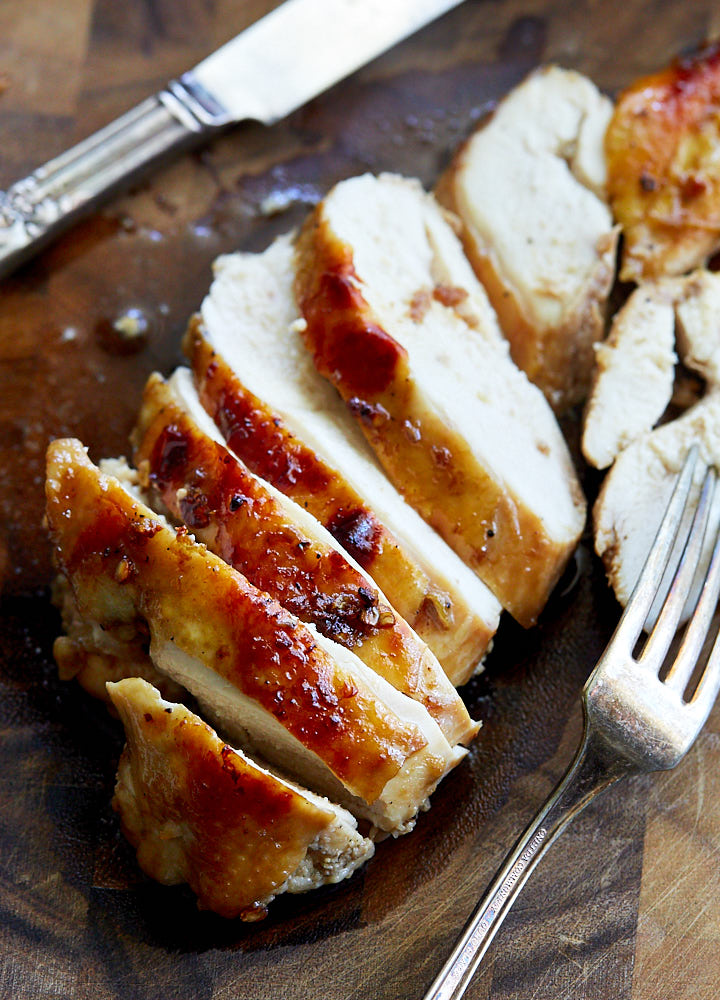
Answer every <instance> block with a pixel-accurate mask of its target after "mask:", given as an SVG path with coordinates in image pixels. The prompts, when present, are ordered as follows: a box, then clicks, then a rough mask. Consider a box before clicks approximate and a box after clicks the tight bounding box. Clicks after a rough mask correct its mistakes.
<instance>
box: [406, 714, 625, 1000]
mask: <svg viewBox="0 0 720 1000" xmlns="http://www.w3.org/2000/svg"><path fill="white" fill-rule="evenodd" d="M616 754H617V751H614V752H613V751H611V750H610V749H609V748H608V747H607V745H606V744H604V743H603V742H602V741H601V740H600V739H598V738H597V737H595V736H594V734H592V733H588V732H587V730H586V732H585V734H584V736H583V741H582V743H581V745H580V747H579V749H578V752H577V753H576V755H575V758H574V760H573V762H572V764H571V765H570V767H569V768H568V771H567V773H566V774H565V777H564V778H563V779H562V781H561V782H560V784H559V785H558V786H557V788H556V789H555V791H554V792H553V793H552V794H551V795H550V797H549V799H548V800H547V802H546V803H545V805H544V806H543V807H542V809H541V810H540V812H539V813H538V814H537V816H536V817H535V819H534V820H533V821H532V822H531V823H530V825H529V826H528V827H527V829H526V830H525V832H524V833H523V835H522V836H521V837H520V839H519V840H518V842H517V844H516V845H515V847H514V848H513V849H512V851H511V852H510V854H508V856H507V858H506V859H505V862H504V863H503V865H502V867H501V868H500V870H499V871H498V873H497V875H496V876H495V878H494V880H493V882H492V884H491V885H490V887H489V888H488V890H487V892H486V893H485V896H484V897H483V898H482V899H481V900H480V902H479V903H478V905H477V907H476V908H475V910H474V911H473V913H472V916H471V917H470V919H469V920H468V922H467V924H466V925H465V928H464V929H463V932H462V934H461V935H460V937H459V938H458V941H457V943H456V945H455V947H454V948H453V951H452V953H451V955H450V957H449V958H448V960H447V962H446V963H445V965H444V966H443V967H442V969H441V970H440V972H439V974H438V975H437V977H436V979H435V981H434V982H433V984H432V986H431V987H430V989H429V990H428V992H427V993H426V994H425V996H424V998H423V1000H460V997H462V996H463V994H464V993H465V990H466V989H467V987H468V985H469V983H470V980H471V979H472V977H473V975H474V974H475V971H476V970H477V967H478V965H479V964H480V961H481V959H482V958H483V956H484V954H485V952H486V951H487V949H488V947H489V946H490V942H491V941H492V939H493V938H494V937H495V934H496V933H497V930H498V928H499V927H500V924H501V923H502V922H503V920H504V919H505V917H506V915H507V913H508V911H509V909H510V907H511V906H512V905H513V903H514V902H515V900H516V898H517V896H518V895H519V893H520V890H521V889H522V887H523V886H524V885H525V883H526V881H527V880H528V878H529V876H530V873H531V872H532V870H533V869H534V868H535V865H536V864H537V863H538V861H539V860H540V858H541V857H542V856H543V855H544V854H545V852H546V851H547V849H548V848H549V847H550V845H551V844H552V843H553V841H554V840H555V838H556V837H557V836H558V834H560V833H562V831H563V830H564V829H565V827H566V826H567V824H568V823H569V822H570V820H571V819H572V818H573V817H574V816H576V815H577V814H578V813H579V812H581V810H582V809H584V808H585V806H586V805H587V804H588V802H590V801H591V800H592V799H593V798H594V797H595V796H596V795H597V794H598V793H599V792H601V791H602V790H603V789H604V788H607V787H608V786H609V785H611V784H613V783H614V782H616V781H618V780H619V779H620V778H622V777H625V776H626V775H628V774H632V773H635V771H636V768H635V767H634V766H633V765H632V764H631V763H629V762H628V761H627V760H625V759H623V758H618V757H617V756H616Z"/></svg>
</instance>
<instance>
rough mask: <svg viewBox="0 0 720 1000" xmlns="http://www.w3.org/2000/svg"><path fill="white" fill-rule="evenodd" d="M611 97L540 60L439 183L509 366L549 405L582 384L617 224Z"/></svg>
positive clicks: (564, 401)
mask: <svg viewBox="0 0 720 1000" xmlns="http://www.w3.org/2000/svg"><path fill="white" fill-rule="evenodd" d="M611 114H612V104H611V102H610V101H609V100H608V99H607V98H606V97H603V96H602V94H601V93H600V92H599V91H598V89H597V88H596V87H595V85H594V84H593V83H592V82H591V81H590V80H588V79H587V78H586V77H584V76H581V75H580V74H579V73H575V72H572V71H571V70H564V69H560V68H559V67H557V66H548V67H545V68H543V69H540V70H537V71H536V72H534V73H532V74H531V75H530V76H529V77H528V78H527V79H526V80H525V81H524V82H523V83H521V84H520V85H519V86H517V87H515V89H514V90H512V91H511V92H510V93H509V94H508V96H507V97H505V98H504V100H502V101H501V102H500V104H499V105H498V107H497V108H496V110H495V112H494V113H493V114H492V115H491V116H490V118H489V119H488V121H487V122H486V123H484V124H483V125H481V126H480V128H479V129H478V130H477V131H476V132H475V133H474V134H473V135H471V136H470V138H469V139H468V140H467V142H466V143H465V144H464V145H463V146H462V147H461V148H460V150H459V151H458V153H457V155H456V156H455V158H454V160H453V162H452V163H451V165H450V167H449V168H448V170H447V171H446V172H445V174H444V175H443V177H442V178H441V179H440V182H439V184H438V186H437V196H438V198H439V200H440V201H441V202H442V203H443V204H444V205H446V206H447V207H448V208H450V209H451V210H452V211H454V212H455V213H457V215H458V216H459V218H460V222H461V236H462V241H463V244H464V246H465V250H466V252H467V254H468V257H469V258H470V261H471V263H472V265H473V267H474V269H475V272H476V274H477V276H478V278H479V279H480V281H481V282H482V283H483V285H484V286H485V289H486V291H487V294H488V296H489V298H490V302H491V303H492V305H493V307H494V309H495V311H496V313H497V316H498V319H499V321H500V326H501V327H502V330H503V333H504V334H505V336H506V337H507V338H508V340H509V341H510V351H511V353H512V357H513V360H514V361H515V363H516V364H517V365H518V366H519V367H520V368H522V369H523V370H524V371H525V372H526V373H527V375H528V377H529V378H530V380H531V381H532V382H534V383H535V384H536V385H538V386H539V387H540V388H541V389H542V390H543V392H544V393H545V396H546V397H547V399H548V401H549V402H550V404H551V406H552V407H553V409H554V410H555V411H556V412H562V411H563V410H565V409H567V407H569V406H571V405H573V404H574V403H577V402H579V401H580V400H582V399H583V398H584V397H585V395H586V393H587V390H588V388H589V385H590V377H591V373H592V367H593V345H594V344H595V343H596V342H597V341H598V340H599V339H600V338H601V337H602V336H603V333H604V322H605V319H604V318H605V307H606V301H607V297H608V294H609V292H610V288H611V286H612V282H613V277H614V273H615V253H616V245H617V230H616V228H614V227H613V221H612V217H611V214H610V210H609V209H608V207H607V204H606V197H605V157H604V151H603V138H604V134H605V129H606V128H607V124H608V121H609V120H610V116H611Z"/></svg>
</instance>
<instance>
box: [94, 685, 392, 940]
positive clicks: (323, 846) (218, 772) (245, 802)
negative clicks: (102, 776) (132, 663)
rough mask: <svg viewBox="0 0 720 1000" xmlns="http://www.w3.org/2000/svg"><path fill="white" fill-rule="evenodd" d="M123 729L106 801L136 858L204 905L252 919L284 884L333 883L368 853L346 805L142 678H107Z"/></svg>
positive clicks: (303, 887) (304, 887)
mask: <svg viewBox="0 0 720 1000" xmlns="http://www.w3.org/2000/svg"><path fill="white" fill-rule="evenodd" d="M108 693H109V697H110V698H111V699H112V703H113V705H114V706H115V708H116V709H117V711H118V714H119V715H120V718H121V719H122V723H123V725H124V727H125V734H126V736H127V745H126V747H125V750H124V751H123V754H122V757H121V758H120V764H119V766H118V775H117V784H116V786H115V797H114V799H113V807H114V808H115V809H116V810H117V811H118V812H119V813H120V817H121V820H122V827H123V831H124V833H125V835H126V836H127V838H128V840H129V841H130V842H131V844H132V845H133V846H134V847H135V848H136V850H137V857H138V862H139V864H140V867H141V868H142V869H143V871H144V872H145V873H146V874H147V875H149V876H150V877H151V878H154V879H156V880H157V881H158V882H162V883H163V884H165V885H177V884H178V883H181V882H188V883H189V884H190V887H191V889H192V890H193V892H194V893H195V894H196V895H197V897H198V905H199V906H200V908H201V909H209V910H214V911H215V912H216V913H219V914H220V915H221V916H223V917H240V919H241V920H260V919H262V918H263V917H264V916H266V915H267V906H268V905H269V903H271V902H272V900H273V899H274V898H275V897H276V896H278V895H280V893H283V892H306V891H308V890H310V889H315V888H317V887H318V886H321V885H325V884H327V883H333V882H340V881H341V880H342V879H345V878H348V877H349V876H350V875H352V873H353V872H354V871H355V870H356V869H357V868H358V867H359V866H360V865H362V864H364V862H365V861H367V860H368V858H371V857H372V855H373V852H374V846H373V843H372V841H371V840H369V839H368V838H367V837H362V836H361V835H360V834H359V833H358V831H357V824H356V822H355V820H354V819H353V817H352V816H351V815H350V813H348V812H347V811H346V810H345V809H341V808H340V807H339V806H336V805H334V804H333V803H332V802H330V801H328V799H321V798H320V797H319V796H317V795H313V794H312V792H308V791H307V790H306V789H301V788H299V787H298V786H297V785H293V784H290V783H289V782H288V781H285V780H284V779H282V778H280V777H278V776H277V775H275V774H271V773H270V772H269V771H268V770H266V769H265V768H263V767H260V766H259V765H258V764H256V763H255V762H254V761H252V760H250V758H249V757H247V756H246V755H245V754H243V753H242V752H241V751H240V750H236V749H234V748H233V747H231V746H229V745H228V744H227V743H224V742H223V741H222V740H221V739H219V737H218V736H217V734H216V733H215V732H213V730H212V729H211V728H210V727H209V726H207V725H206V724H205V723H204V722H203V721H202V720H201V719H199V718H198V716H197V715H194V714H193V713H192V712H190V711H188V709H187V708H185V706H184V705H178V704H174V703H172V702H168V701H165V700H164V699H163V698H161V696H160V693H159V692H158V691H157V690H156V689H155V688H154V687H152V686H151V685H150V684H148V683H147V682H146V681H144V680H141V679H140V678H133V679H129V680H122V681H120V682H119V683H114V684H108Z"/></svg>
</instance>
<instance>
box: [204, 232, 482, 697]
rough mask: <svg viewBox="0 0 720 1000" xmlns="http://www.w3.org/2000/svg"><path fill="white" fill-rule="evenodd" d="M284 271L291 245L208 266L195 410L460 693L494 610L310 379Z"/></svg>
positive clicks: (286, 241) (339, 406)
mask: <svg viewBox="0 0 720 1000" xmlns="http://www.w3.org/2000/svg"><path fill="white" fill-rule="evenodd" d="M292 262H293V248H292V242H291V239H290V237H281V238H280V239H278V240H276V241H275V243H273V244H272V245H271V246H270V247H269V248H268V249H267V250H266V251H265V252H264V253H262V254H248V253H236V254H231V255H228V256H226V257H221V258H219V260H217V261H216V263H215V280H214V281H213V284H212V287H211V289H210V292H209V294H208V295H207V297H206V298H205V300H204V302H203V304H202V316H201V318H199V319H196V320H195V321H194V322H192V323H191V325H190V328H189V330H188V334H187V337H186V340H185V350H186V353H187V355H188V357H189V359H190V363H191V367H192V369H193V374H194V378H195V381H196V385H197V388H198V393H199V395H200V399H201V401H202V403H203V406H204V407H205V408H206V409H207V411H208V413H209V414H210V415H211V417H212V418H213V420H214V421H215V423H216V424H217V425H218V427H219V428H220V430H221V432H222V434H223V437H224V438H225V440H226V441H227V443H228V446H229V447H230V448H231V449H232V450H233V451H234V453H235V454H236V455H238V456H239V457H240V458H241V459H242V460H243V462H245V464H246V465H247V466H248V467H249V468H250V469H251V470H252V471H253V472H255V473H256V474H257V475H259V476H261V477H262V478H263V479H265V480H266V481H268V482H270V483H271V484H272V485H273V486H275V487H276V488H277V489H278V490H280V491H281V492H282V493H285V494H286V495H287V496H289V497H291V498H292V499H293V500H294V501H295V502H296V503H297V504H298V505H300V506H302V507H304V508H305V509H307V510H308V511H309V512H310V513H311V514H313V515H314V516H315V517H316V518H317V519H318V520H319V521H320V522H321V524H323V525H324V527H325V528H326V529H327V530H328V531H329V532H330V534H331V535H332V536H333V537H334V538H335V539H336V541H337V542H339V544H340V545H341V546H342V547H343V549H345V550H346V551H347V552H348V553H349V554H350V555H351V556H352V557H353V558H354V559H355V561H356V562H357V563H358V564H359V565H360V566H361V567H362V568H363V569H364V570H365V572H366V573H368V574H369V575H370V576H371V577H372V578H373V579H374V580H375V582H376V584H377V585H378V587H379V588H380V590H382V591H383V593H384V594H385V595H386V596H387V598H388V600H389V602H390V604H391V605H392V606H393V608H395V610H396V611H397V612H398V613H399V614H400V615H401V616H402V617H403V618H404V619H405V620H406V621H407V622H408V623H409V624H410V625H411V627H412V628H413V629H414V630H415V632H417V634H418V635H419V636H420V638H421V639H423V640H424V641H425V642H426V643H427V644H428V646H429V647H430V649H431V650H432V651H433V652H434V653H435V655H436V656H437V658H438V660H439V661H440V663H441V664H442V666H443V668H444V670H445V672H446V673H447V675H448V677H450V678H451V680H452V681H453V683H454V684H463V683H464V682H465V681H467V680H468V678H469V677H470V676H471V675H472V673H473V672H474V671H475V670H476V669H477V667H478V665H479V663H480V661H481V660H482V658H483V656H484V654H485V652H486V651H487V649H488V647H489V645H490V643H491V641H492V637H493V635H494V634H495V631H496V629H497V625H498V619H499V615H500V605H499V603H498V601H497V600H496V599H495V598H494V597H493V595H492V594H491V593H490V591H489V590H488V589H487V587H485V586H484V585H483V584H482V583H481V581H480V580H479V579H478V578H477V577H476V576H474V574H473V573H472V572H470V570H469V569H468V568H467V567H466V566H464V565H463V563H462V561H461V560H460V559H459V558H458V557H457V556H456V555H455V553H454V552H453V551H452V550H451V549H450V548H448V546H447V545H446V544H445V543H444V542H443V540H442V539H441V538H440V537H439V536H438V535H437V534H436V533H435V532H434V531H433V530H432V529H431V528H429V527H428V525H427V524H425V523H424V521H423V520H422V518H420V517H419V516H418V515H417V514H416V512H415V511H414V510H413V509H412V508H411V507H410V506H408V504H407V503H405V502H404V500H403V499H402V497H401V496H400V494H399V493H398V492H397V490H396V489H395V488H394V487H393V486H392V485H391V484H390V482H389V481H388V479H387V477H386V476H385V475H384V474H383V472H382V470H381V469H380V468H379V466H378V464H377V462H376V460H375V458H374V456H373V454H372V452H371V451H370V449H369V448H368V445H367V443H366V441H365V440H364V438H363V436H362V434H361V433H360V431H359V430H358V428H357V427H356V426H355V423H354V421H353V420H352V418H351V417H350V416H349V414H348V413H347V412H346V409H345V407H344V405H343V403H342V400H340V399H339V398H338V396H337V394H336V393H335V392H334V391H333V389H332V387H331V386H329V385H328V384H327V383H326V382H325V380H324V379H323V378H321V377H320V376H319V375H318V373H317V372H316V370H315V368H314V366H313V363H312V359H311V358H310V356H309V355H308V353H307V351H306V350H305V348H304V346H303V343H302V340H301V339H300V336H299V333H298V329H297V326H298V322H299V321H298V312H297V306H296V304H295V299H294V295H293V291H292V284H293V267H292Z"/></svg>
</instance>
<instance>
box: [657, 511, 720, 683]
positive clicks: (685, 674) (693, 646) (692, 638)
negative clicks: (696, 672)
mask: <svg viewBox="0 0 720 1000" xmlns="http://www.w3.org/2000/svg"><path fill="white" fill-rule="evenodd" d="M718 596H720V526H719V527H718V529H717V532H716V535H715V545H714V548H713V554H712V559H711V561H710V567H709V569H708V573H707V576H706V578H705V582H704V584H703V588H702V591H701V593H700V598H699V600H698V603H697V607H696V608H695V612H694V614H693V616H692V618H691V619H690V622H689V624H688V627H687V631H686V633H685V637H684V639H683V641H682V645H681V646H680V649H679V650H678V655H677V656H676V657H675V661H674V663H673V665H672V667H671V669H670V671H669V672H668V675H667V677H666V678H665V683H666V684H667V686H668V687H671V688H672V689H673V690H674V691H677V692H679V693H682V692H683V691H684V690H685V688H686V687H687V684H688V681H689V680H690V677H691V675H692V672H693V669H694V667H695V664H696V663H697V660H698V657H699V656H700V653H701V651H702V647H703V644H704V642H705V639H706V638H707V634H708V630H709V628H710V623H711V622H712V619H713V615H714V614H715V608H716V606H717V601H718ZM713 657H716V658H718V663H717V666H716V668H715V669H716V670H717V669H718V667H720V649H719V648H718V644H717V642H716V644H715V647H714V649H713V652H712V653H711V656H710V659H709V660H708V664H707V666H706V667H705V673H704V674H703V676H702V678H701V682H700V684H699V685H698V689H697V692H696V695H699V694H700V689H701V687H702V684H703V683H704V682H705V679H706V675H707V673H708V671H709V669H710V666H711V663H712V660H713ZM693 700H694V699H693Z"/></svg>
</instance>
